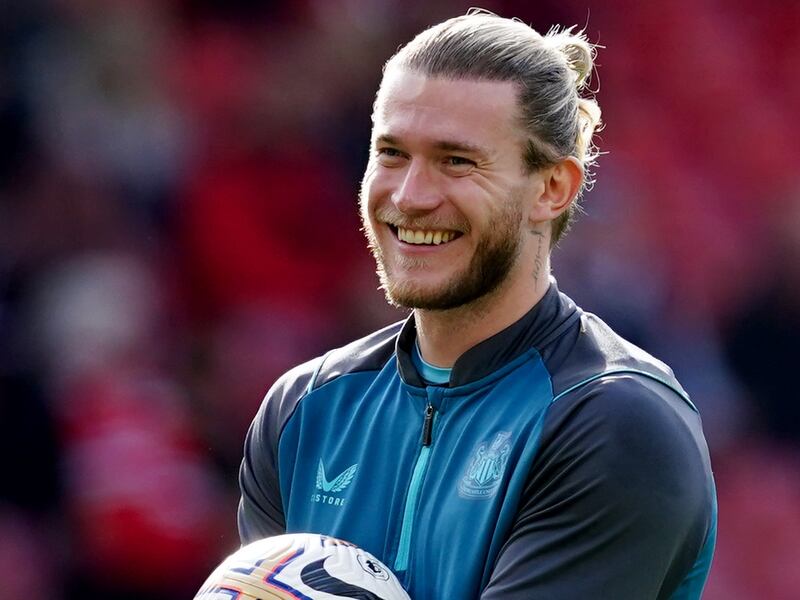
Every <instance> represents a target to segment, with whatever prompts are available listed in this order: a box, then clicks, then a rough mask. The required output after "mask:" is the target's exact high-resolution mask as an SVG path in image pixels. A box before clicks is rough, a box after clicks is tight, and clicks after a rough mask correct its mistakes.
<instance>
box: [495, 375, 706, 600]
mask: <svg viewBox="0 0 800 600" xmlns="http://www.w3.org/2000/svg"><path fill="white" fill-rule="evenodd" d="M546 419H547V420H546V422H545V428H544V432H543V436H542V443H541V446H540V451H539V454H538V455H537V458H536V459H535V461H534V465H533V467H532V469H531V472H530V474H529V476H528V481H527V482H526V486H525V490H524V493H523V496H522V498H521V501H520V506H519V509H518V511H517V515H516V518H515V522H514V526H513V529H512V532H511V534H510V536H509V538H508V540H507V541H506V543H505V545H504V547H503V548H502V550H501V552H500V554H499V556H498V558H497V560H496V563H495V567H494V570H493V571H492V574H491V577H490V579H489V582H488V584H487V586H486V587H485V589H484V591H483V593H482V595H481V599H482V600H523V599H524V600H530V599H531V598H537V599H546V598H554V599H568V598H598V599H605V598H608V599H612V598H613V599H614V600H626V599H630V600H647V599H661V598H670V597H671V596H672V594H673V593H674V592H675V591H676V590H677V589H678V588H679V586H680V585H681V582H682V581H683V580H684V578H686V577H687V575H688V574H689V573H690V572H691V571H692V568H693V565H694V564H695V561H696V560H697V559H698V556H699V555H700V553H701V550H702V549H703V547H704V544H705V543H706V541H707V540H709V539H711V538H713V531H714V530H715V519H716V513H715V493H714V484H713V479H712V475H711V467H710V463H709V457H708V450H707V447H706V444H705V440H704V438H703V434H702V430H701V426H700V419H699V416H698V415H697V413H696V412H695V411H694V410H693V409H692V408H691V407H690V406H689V404H688V403H686V402H685V401H684V400H683V399H682V398H680V397H679V396H678V395H677V394H675V393H674V392H673V391H672V390H670V389H669V388H667V387H666V386H663V385H662V384H660V383H658V382H655V381H651V380H649V379H646V378H644V377H640V376H636V375H616V376H610V377H608V378H603V379H600V380H598V381H597V382H595V383H593V384H590V385H587V386H585V387H584V388H580V389H578V390H576V391H575V392H572V393H571V394H570V395H568V396H565V397H564V398H561V399H559V400H558V401H557V402H555V403H554V404H553V405H552V406H551V409H550V412H549V414H548V416H547V417H546ZM710 543H713V539H712V540H711V542H710ZM705 575H706V571H705V570H703V572H702V573H701V574H700V578H701V580H700V582H699V586H698V587H699V589H698V590H697V596H696V597H699V591H700V589H702V584H703V582H704V578H705ZM687 597H688V596H687Z"/></svg>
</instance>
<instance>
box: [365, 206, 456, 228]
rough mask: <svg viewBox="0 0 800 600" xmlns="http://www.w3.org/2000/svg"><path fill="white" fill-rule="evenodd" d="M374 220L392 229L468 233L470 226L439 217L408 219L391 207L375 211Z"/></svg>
mask: <svg viewBox="0 0 800 600" xmlns="http://www.w3.org/2000/svg"><path fill="white" fill-rule="evenodd" d="M375 219H376V220H378V221H381V222H383V223H388V224H390V225H393V226H394V227H402V228H403V229H422V230H432V229H436V230H447V231H460V232H461V233H469V230H470V226H469V223H467V222H466V221H455V222H454V221H453V220H452V219H444V218H442V217H439V216H429V217H424V218H419V219H415V218H410V217H409V216H408V215H406V214H404V213H402V212H400V211H399V210H397V209H396V208H393V207H391V206H385V207H381V208H378V209H376V210H375Z"/></svg>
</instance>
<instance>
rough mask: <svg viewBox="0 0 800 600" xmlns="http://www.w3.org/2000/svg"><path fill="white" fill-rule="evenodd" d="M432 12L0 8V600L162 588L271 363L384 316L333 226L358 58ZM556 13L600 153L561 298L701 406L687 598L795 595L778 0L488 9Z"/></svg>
mask: <svg viewBox="0 0 800 600" xmlns="http://www.w3.org/2000/svg"><path fill="white" fill-rule="evenodd" d="M469 5H470V3H465V2H456V1H454V0H297V1H289V0H283V1H279V0H272V1H255V0H228V1H222V0H169V1H167V0H111V1H109V0H102V1H101V0H28V1H26V2H21V1H20V2H4V3H2V7H0V338H1V339H2V340H3V343H2V344H0V456H1V457H2V458H0V461H2V462H0V464H2V477H0V597H2V598H17V597H31V598H34V597H40V598H44V597H47V598H51V599H53V600H77V599H82V600H88V599H95V598H97V599H100V598H102V599H105V600H127V599H134V598H135V599H138V600H167V599H173V598H189V597H191V596H192V595H193V593H194V591H195V590H196V589H197V588H198V587H199V585H200V583H201V582H202V580H203V579H204V577H205V575H206V574H207V572H209V571H210V569H211V568H212V567H213V566H214V565H215V564H216V563H217V562H218V561H219V560H220V559H221V558H222V557H223V556H224V555H225V554H227V553H229V552H230V551H232V550H234V549H235V548H236V547H237V545H238V536H237V534H236V527H235V511H236V502H237V499H238V488H237V483H236V470H237V467H238V462H239V459H240V454H241V444H242V440H243V437H244V433H245V430H246V428H247V426H248V424H249V421H250V419H251V418H252V416H253V414H254V413H255V410H256V409H257V407H258V405H259V402H260V400H261V398H262V396H263V394H264V393H265V391H266V390H267V389H268V388H269V386H270V385H271V384H272V382H273V381H274V380H275V378H276V377H277V376H278V375H279V374H280V373H281V372H283V371H284V370H285V369H286V368H288V367H290V366H292V365H294V364H297V363H298V362H301V361H304V360H306V359H308V358H311V357H313V356H315V355H317V354H319V353H320V352H322V351H324V350H325V349H327V348H329V347H331V346H333V345H337V344H341V343H344V342H346V341H348V340H350V339H354V338H355V337H358V336H360V335H363V334H365V333H367V332H369V331H371V330H373V329H375V328H377V327H379V326H381V325H383V324H386V323H388V322H391V321H393V320H397V319H400V318H402V317H403V316H404V314H403V313H401V312H398V311H394V310H393V309H390V308H388V307H387V306H386V305H385V303H384V301H383V297H382V295H381V294H380V293H379V291H378V290H377V280H376V278H375V276H374V274H373V272H372V261H371V258H370V257H369V255H368V253H367V251H366V249H365V244H364V242H363V240H362V236H361V233H360V232H359V221H358V217H357V212H356V203H357V195H358V186H359V179H360V176H361V173H362V170H363V168H364V165H365V163H366V157H367V144H368V139H369V128H370V120H369V114H370V110H371V104H372V100H373V97H374V92H375V89H376V88H377V85H378V82H379V80H380V68H381V65H382V63H383V62H384V61H385V60H386V59H387V58H388V57H389V56H390V55H391V54H392V52H393V51H394V50H395V49H396V48H397V46H398V45H399V44H401V43H403V42H404V41H407V40H408V39H410V37H411V36H413V34H415V33H416V32H418V31H420V30H421V29H423V28H424V27H426V26H428V25H431V24H433V23H435V22H437V21H440V20H442V19H444V18H447V17H450V16H455V15H458V14H462V13H463V12H465V10H466V9H467V8H468V7H469ZM483 6H484V7H486V8H489V9H491V10H494V11H496V12H498V13H500V14H503V15H504V16H517V17H519V18H521V19H522V20H523V21H525V22H528V23H531V24H533V26H534V27H535V28H537V29H538V30H539V31H546V30H547V29H549V27H550V26H551V25H553V24H556V23H561V24H565V25H572V24H577V25H578V26H579V27H585V28H586V32H587V34H588V36H589V38H590V39H591V40H592V41H593V42H595V43H598V44H600V45H601V46H602V47H601V49H600V50H599V58H598V64H599V77H596V78H595V79H594V81H593V87H594V89H595V90H596V91H597V97H598V100H599V102H600V105H601V107H602V108H603V115H604V121H605V123H606V127H605V129H604V130H603V131H602V132H601V133H600V135H599V138H598V140H597V142H598V145H599V147H600V149H601V150H602V151H603V152H604V153H605V154H604V155H603V156H602V157H601V159H600V163H599V167H598V170H597V172H598V176H597V183H596V185H595V186H594V189H593V190H592V191H591V192H590V193H589V194H588V195H587V196H586V198H585V201H584V208H585V212H586V214H585V215H583V216H582V217H581V219H580V221H579V222H578V223H577V225H576V226H575V227H574V231H573V232H572V233H570V235H568V236H567V238H566V239H565V240H564V241H563V242H562V243H561V247H560V248H558V249H557V250H556V252H555V257H554V264H555V275H556V277H557V278H558V281H559V286H560V287H561V289H562V290H564V291H566V292H567V293H569V294H570V295H572V296H573V297H574V298H575V299H576V300H577V301H578V302H579V304H581V305H582V306H583V307H584V308H586V309H587V310H590V311H592V312H596V313H598V314H599V315H600V316H602V317H603V318H604V319H606V320H607V321H608V322H610V323H611V324H612V325H613V326H614V327H615V328H616V329H617V330H618V331H620V332H621V333H623V334H624V335H625V336H626V337H628V338H629V339H631V340H632V341H634V342H636V343H638V344H639V345H641V346H643V347H644V348H646V349H647V350H649V351H650V352H651V353H653V354H655V355H656V356H657V357H659V358H661V359H662V360H664V361H666V362H667V363H669V364H670V365H671V366H672V367H673V368H674V370H675V371H676V373H677V375H678V377H679V378H680V379H681V381H682V382H683V384H684V386H685V387H686V388H687V390H688V391H689V393H690V394H691V395H692V397H693V399H694V400H695V402H696V403H697V404H698V406H699V407H700V410H701V413H702V415H703V419H704V423H705V428H706V432H707V436H708V439H709V443H710V446H711V450H712V458H713V463H714V468H715V474H716V478H717V484H718V491H719V504H720V526H719V527H720V537H719V542H718V551H717V557H716V559H715V563H714V567H713V568H712V572H711V579H710V582H709V585H708V588H707V590H708V591H707V594H706V598H710V599H712V600H714V599H723V598H724V599H727V600H740V599H741V600H744V599H751V598H758V599H759V600H771V599H775V600H782V599H787V600H788V599H789V598H795V597H796V596H797V593H798V590H800V570H798V569H797V568H796V566H797V565H796V563H797V558H798V556H800V393H798V391H797V389H796V388H795V384H794V381H793V376H794V369H795V368H798V365H800V182H798V178H797V168H796V165H797V164H799V163H800V144H798V143H797V138H798V134H800V124H799V123H798V121H797V116H796V115H797V107H798V106H800V78H798V77H796V73H797V71H798V69H800V34H798V30H797V24H798V23H800V3H798V2H796V1H795V0H739V1H738V2H736V3H720V2H718V1H716V0H671V1H670V2H651V3H646V2H638V1H635V0H609V1H604V2H588V1H586V0H583V1H579V0H574V1H572V0H559V1H555V0H543V1H540V2H536V3H531V2H524V1H522V0H497V1H490V0H486V1H485V2H484V4H483Z"/></svg>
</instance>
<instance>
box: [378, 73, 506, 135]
mask: <svg viewBox="0 0 800 600" xmlns="http://www.w3.org/2000/svg"><path fill="white" fill-rule="evenodd" d="M517 122H518V110H517V86H516V85H515V84H514V83H512V82H510V81H489V80H478V79H447V78H443V77H428V76H426V75H422V74H419V73H416V72H413V71H408V70H405V69H397V68H395V69H390V70H388V71H387V72H386V74H385V75H384V78H383V81H382V83H381V88H380V91H379V92H378V97H377V101H376V104H375V113H374V115H373V124H374V129H373V133H374V134H375V135H376V136H379V135H390V136H394V137H399V138H400V139H404V138H414V139H425V140H427V139H430V140H432V141H438V140H441V139H464V138H468V139H464V141H466V142H469V141H472V142H476V143H478V142H480V143H483V144H495V145H496V144H502V143H503V142H508V143H513V144H515V145H516V143H517V142H518V141H519V140H520V139H521V136H520V133H519V127H517Z"/></svg>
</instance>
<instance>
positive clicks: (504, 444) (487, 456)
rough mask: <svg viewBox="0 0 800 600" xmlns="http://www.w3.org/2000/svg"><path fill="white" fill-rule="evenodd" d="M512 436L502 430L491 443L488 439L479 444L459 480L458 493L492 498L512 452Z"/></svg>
mask: <svg viewBox="0 0 800 600" xmlns="http://www.w3.org/2000/svg"><path fill="white" fill-rule="evenodd" d="M510 438H511V433H510V432H508V431H501V432H499V433H498V434H497V435H496V436H495V438H494V440H493V441H492V443H491V444H489V443H488V441H486V442H483V443H482V444H481V445H480V446H478V448H477V449H476V450H475V453H474V454H473V455H472V458H471V459H470V462H469V465H468V467H467V470H466V472H465V473H464V476H463V477H462V478H461V480H460V481H459V482H458V493H459V495H460V496H461V497H463V498H490V497H492V496H494V495H495V493H496V492H497V488H499V487H500V481H501V480H502V478H503V472H504V471H505V469H506V463H507V462H508V456H509V454H510V453H511V443H510V442H509V439H510Z"/></svg>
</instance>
